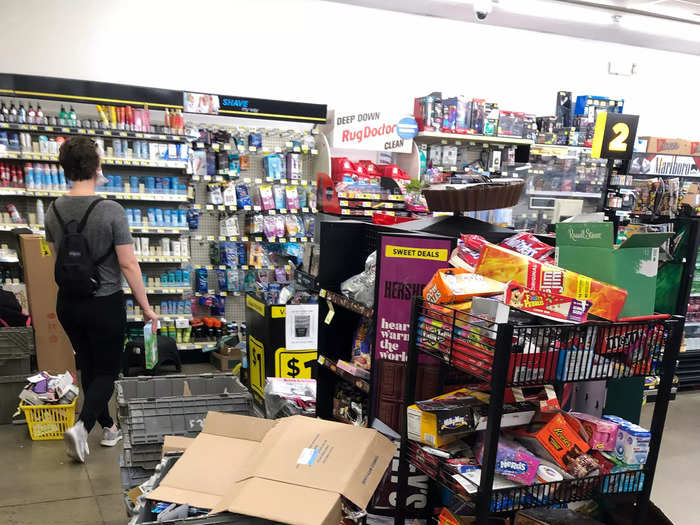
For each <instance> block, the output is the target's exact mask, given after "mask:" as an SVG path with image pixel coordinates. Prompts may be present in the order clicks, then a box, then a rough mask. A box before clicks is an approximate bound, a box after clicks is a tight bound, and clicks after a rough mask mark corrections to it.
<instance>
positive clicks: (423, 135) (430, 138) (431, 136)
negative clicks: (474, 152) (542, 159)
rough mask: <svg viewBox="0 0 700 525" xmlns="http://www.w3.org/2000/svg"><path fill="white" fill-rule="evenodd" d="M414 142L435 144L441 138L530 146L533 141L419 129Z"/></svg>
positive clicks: (464, 141)
mask: <svg viewBox="0 0 700 525" xmlns="http://www.w3.org/2000/svg"><path fill="white" fill-rule="evenodd" d="M413 140H415V141H416V142H419V143H424V144H436V143H438V142H441V141H443V140H445V141H458V142H461V143H463V144H464V145H472V143H473V145H476V144H504V145H510V144H514V145H527V146H531V145H533V144H534V142H533V141H532V140H530V139H524V138H521V137H505V136H504V137H499V136H497V135H467V134H464V135H463V134H460V133H441V132H439V131H421V132H419V133H418V134H417V135H416V136H415V137H414V138H413Z"/></svg>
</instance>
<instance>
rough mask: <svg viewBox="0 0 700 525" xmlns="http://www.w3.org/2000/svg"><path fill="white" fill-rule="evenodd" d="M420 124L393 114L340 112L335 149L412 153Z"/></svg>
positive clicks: (333, 140) (333, 137)
mask: <svg viewBox="0 0 700 525" xmlns="http://www.w3.org/2000/svg"><path fill="white" fill-rule="evenodd" d="M417 132H418V124H417V123H416V122H415V120H413V118H411V117H406V116H405V115H403V114H401V113H400V112H395V111H394V112H391V111H373V110H370V111H336V112H335V114H334V116H333V130H332V132H331V143H332V146H333V147H334V148H341V149H359V150H365V151H387V152H394V153H410V152H411V150H412V149H413V137H414V136H415V134H416V133H417Z"/></svg>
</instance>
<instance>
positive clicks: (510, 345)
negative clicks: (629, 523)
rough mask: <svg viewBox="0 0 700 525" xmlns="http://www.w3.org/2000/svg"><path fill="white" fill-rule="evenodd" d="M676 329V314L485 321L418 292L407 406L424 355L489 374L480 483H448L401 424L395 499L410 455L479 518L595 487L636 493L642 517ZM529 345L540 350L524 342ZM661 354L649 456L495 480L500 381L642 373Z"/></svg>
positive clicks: (479, 375)
mask: <svg viewBox="0 0 700 525" xmlns="http://www.w3.org/2000/svg"><path fill="white" fill-rule="evenodd" d="M682 331H683V319H682V318H681V317H675V316H674V317H672V316H667V315H664V316H650V317H645V318H635V319H631V320H629V321H626V322H616V323H607V322H605V323H604V322H600V323H598V322H596V323H586V324H581V325H515V324H512V323H501V324H497V325H493V326H485V322H484V319H482V318H480V317H477V316H473V315H470V314H467V313H464V312H460V311H458V310H455V309H452V308H449V307H445V306H443V305H440V310H436V309H435V308H433V307H432V304H431V303H428V302H426V301H424V300H423V299H420V298H416V299H415V302H414V307H413V313H412V319H411V340H410V344H409V355H408V363H407V373H406V388H405V398H404V399H405V403H406V406H408V405H409V404H411V403H413V402H414V401H415V400H416V397H415V393H416V375H417V374H416V372H417V364H418V355H419V354H421V353H424V354H428V355H431V356H433V357H436V358H437V359H439V360H440V362H441V363H442V365H443V366H447V367H450V368H453V369H458V370H460V371H462V372H464V373H467V374H468V375H470V376H473V377H474V378H475V379H476V380H477V381H478V380H480V381H482V382H486V383H487V384H488V385H489V387H490V396H491V397H490V404H489V407H488V422H487V428H486V431H485V444H484V454H483V461H482V466H481V479H480V484H479V486H478V487H477V486H476V485H474V487H473V490H470V491H467V490H465V489H464V488H463V487H461V486H455V483H454V480H453V479H452V478H451V477H450V476H446V475H445V473H444V471H443V470H442V468H441V466H440V465H439V464H437V465H432V466H431V465H427V466H426V464H425V463H424V462H422V461H421V460H420V458H419V456H417V455H416V449H415V447H413V448H411V442H410V441H409V440H408V435H407V424H406V422H404V428H403V430H402V456H401V460H402V462H401V471H400V476H399V480H400V484H401V485H400V490H399V497H398V499H399V501H404V499H403V498H405V494H406V490H407V485H406V483H407V472H408V463H409V462H411V464H413V465H414V466H416V467H417V468H419V469H421V470H422V471H423V472H425V473H426V474H428V475H429V476H430V477H432V478H434V479H437V480H438V481H439V482H441V483H442V484H443V485H446V486H447V488H448V489H449V490H451V491H453V492H455V493H456V494H457V495H458V496H459V497H460V498H462V499H464V500H465V501H467V502H468V503H469V504H470V505H471V506H472V508H473V510H474V511H475V513H476V518H477V521H476V522H477V523H479V524H482V523H486V521H487V518H488V516H489V514H491V513H505V512H512V511H516V510H519V509H523V508H529V507H538V506H551V505H558V504H562V503H567V502H571V501H579V500H583V499H589V498H590V497H592V496H593V495H594V494H598V495H608V494H613V493H615V494H617V493H629V494H635V495H636V497H637V503H638V505H637V511H636V512H637V513H636V516H635V521H634V523H637V524H642V523H645V518H646V513H647V510H648V508H649V497H650V494H651V487H652V484H653V481H654V473H655V469H656V462H657V459H658V455H659V449H660V445H661V437H662V434H663V429H664V422H665V419H666V413H667V410H668V403H669V399H670V396H671V387H672V381H673V371H674V368H675V364H676V359H677V357H678V351H679V348H680V341H681V336H682ZM574 341H576V342H578V343H581V344H582V346H584V347H585V348H590V349H591V350H566V349H564V347H563V346H562V345H561V344H560V343H561V342H569V343H572V347H573V343H574ZM625 341H628V342H629V341H634V342H635V343H636V344H637V347H636V351H635V352H634V358H633V359H632V360H626V359H625V358H624V354H625V352H622V350H623V346H624V344H625V343H624V342H625ZM535 344H536V345H537V347H538V348H539V349H540V351H539V352H536V353H530V352H528V351H527V350H526V349H527V348H530V347H532V346H534V345H535ZM615 345H617V346H615ZM592 349H596V351H595V352H594V351H593V350H592ZM659 358H661V360H662V362H661V370H660V371H659V372H660V376H661V381H660V384H659V387H658V394H657V400H656V405H655V407H654V414H653V418H652V421H651V429H650V431H651V441H650V445H649V455H648V459H647V461H646V464H645V465H644V466H643V467H642V468H641V470H634V471H626V472H622V473H617V474H608V475H601V476H591V477H585V478H579V479H574V480H568V481H567V480H565V481H560V482H552V483H538V484H536V485H527V486H526V485H516V486H508V487H503V488H497V487H494V470H495V465H496V452H497V447H496V444H497V441H498V436H499V433H500V430H501V416H502V415H503V403H504V397H505V390H506V388H507V387H526V386H536V385H545V384H554V385H557V386H561V385H562V384H563V383H566V382H577V381H588V380H592V379H608V378H622V377H638V376H644V375H646V374H648V373H649V371H650V370H651V367H652V365H653V363H654V362H655V361H656V360H658V359H659ZM398 508H401V504H399V505H398ZM403 519H404V518H403V516H402V515H401V513H400V512H399V513H397V516H396V518H395V523H397V524H399V523H403Z"/></svg>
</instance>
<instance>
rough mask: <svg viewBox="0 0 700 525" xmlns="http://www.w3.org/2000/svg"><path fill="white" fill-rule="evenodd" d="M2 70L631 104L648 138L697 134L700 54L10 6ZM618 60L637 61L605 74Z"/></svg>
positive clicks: (323, 11) (236, 8) (526, 103)
mask: <svg viewBox="0 0 700 525" xmlns="http://www.w3.org/2000/svg"><path fill="white" fill-rule="evenodd" d="M0 19H1V20H2V26H3V31H2V32H0V45H2V49H3V50H4V52H3V53H2V55H1V56H0V71H2V72H7V73H25V74H35V75H47V76H62V77H68V78H79V79H87V80H100V81H108V82H118V83H127V84H136V85H144V86H156V87H164V88H171V89H189V90H194V91H208V92H215V93H226V94H232V95H236V94H237V95H243V96H253V97H261V98H276V99H287V100H297V101H305V102H319V103H326V104H328V105H329V106H331V107H336V108H337V107H341V106H345V107H348V106H351V107H357V106H358V105H360V104H367V105H369V106H372V107H382V104H396V103H399V104H400V105H401V106H402V107H405V109H406V111H409V112H410V111H411V110H412V100H413V97H414V96H417V95H423V94H427V93H428V92H430V91H438V90H442V91H443V92H444V93H445V94H463V95H465V96H468V97H471V96H479V97H485V98H488V99H489V100H494V101H497V102H499V103H500V106H501V107H502V108H503V109H512V110H519V111H527V112H532V113H536V114H539V115H543V114H551V113H552V112H553V111H554V100H555V92H556V91H557V90H559V89H565V90H571V91H573V92H574V94H598V95H610V96H623V97H624V98H625V101H626V104H625V112H627V113H634V114H640V115H641V120H640V129H639V133H640V134H655V135H663V136H678V137H686V138H695V139H700V129H698V122H700V103H699V102H698V100H697V93H698V90H697V86H698V83H699V82H698V81H700V57H698V56H693V55H685V54H680V53H670V52H664V51H655V50H650V49H644V48H635V47H630V46H624V45H619V44H609V43H604V42H598V41H589V40H580V39H575V38H569V37H563V36H558V35H551V34H544V33H534V32H529V31H521V30H515V29H507V28H499V27H492V26H483V25H478V24H471V23H465V22H452V21H449V20H443V19H438V18H429V17H421V16H415V15H407V14H400V13H395V12H388V11H379V10H372V9H365V8H360V7H354V6H348V5H342V4H337V3H327V2H320V1H314V0H248V1H246V0H218V1H216V0H140V1H135V0H103V1H97V0H52V1H50V2H48V1H45V0H3V1H2V4H1V5H0ZM609 60H630V61H634V62H636V63H637V64H638V67H639V73H638V74H637V75H635V76H634V77H615V76H611V75H608V73H607V64H608V61H609Z"/></svg>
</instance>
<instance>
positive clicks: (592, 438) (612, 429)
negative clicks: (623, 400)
mask: <svg viewBox="0 0 700 525" xmlns="http://www.w3.org/2000/svg"><path fill="white" fill-rule="evenodd" d="M569 415H571V416H573V417H575V418H576V419H578V420H579V421H580V422H581V424H582V425H583V428H584V430H585V431H586V433H587V434H588V436H589V438H588V444H589V445H590V446H591V448H592V449H593V450H605V451H614V450H615V442H616V440H617V429H618V424H617V423H615V422H613V421H607V420H605V419H600V418H597V417H595V416H592V415H590V414H583V413H580V412H569Z"/></svg>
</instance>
